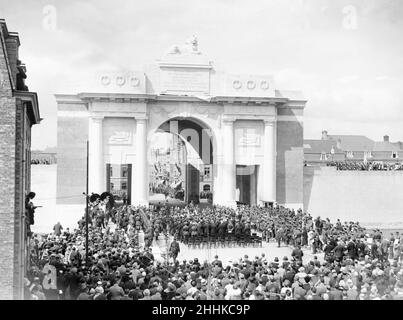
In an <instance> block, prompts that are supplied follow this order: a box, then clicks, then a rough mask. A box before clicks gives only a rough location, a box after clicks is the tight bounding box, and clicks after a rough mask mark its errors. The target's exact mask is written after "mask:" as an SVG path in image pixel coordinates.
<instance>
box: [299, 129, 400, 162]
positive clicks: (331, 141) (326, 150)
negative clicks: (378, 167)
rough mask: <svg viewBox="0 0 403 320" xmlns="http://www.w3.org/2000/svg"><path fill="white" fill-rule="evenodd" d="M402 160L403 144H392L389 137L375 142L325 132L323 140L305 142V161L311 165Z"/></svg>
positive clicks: (386, 136)
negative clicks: (333, 162) (334, 162)
mask: <svg viewBox="0 0 403 320" xmlns="http://www.w3.org/2000/svg"><path fill="white" fill-rule="evenodd" d="M402 159H403V142H401V141H397V142H391V141H389V136H388V135H385V136H384V137H383V140H382V141H373V140H371V139H369V138H368V137H366V136H362V135H330V134H328V132H327V131H326V130H323V131H322V137H321V139H317V140H304V160H305V163H306V164H309V165H318V164H319V165H326V164H327V163H328V162H332V161H337V162H345V161H347V162H357V161H364V160H368V161H378V162H385V163H395V162H400V161H401V160H402Z"/></svg>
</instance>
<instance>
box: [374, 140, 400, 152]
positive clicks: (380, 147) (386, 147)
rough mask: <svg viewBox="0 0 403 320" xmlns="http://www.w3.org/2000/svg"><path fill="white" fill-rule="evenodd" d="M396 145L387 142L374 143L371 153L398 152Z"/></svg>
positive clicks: (398, 148) (397, 145)
mask: <svg viewBox="0 0 403 320" xmlns="http://www.w3.org/2000/svg"><path fill="white" fill-rule="evenodd" d="M400 150H401V149H400V147H399V144H398V143H392V142H388V141H379V142H378V141H377V142H375V143H374V148H373V150H372V151H400Z"/></svg>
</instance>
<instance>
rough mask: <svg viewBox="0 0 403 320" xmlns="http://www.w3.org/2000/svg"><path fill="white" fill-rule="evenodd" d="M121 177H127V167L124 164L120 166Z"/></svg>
mask: <svg viewBox="0 0 403 320" xmlns="http://www.w3.org/2000/svg"><path fill="white" fill-rule="evenodd" d="M122 177H123V178H127V167H126V166H122Z"/></svg>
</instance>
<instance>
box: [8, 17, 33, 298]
mask: <svg viewBox="0 0 403 320" xmlns="http://www.w3.org/2000/svg"><path fill="white" fill-rule="evenodd" d="M19 46H20V40H19V37H18V34H17V33H15V32H9V31H8V29H7V25H6V23H5V21H4V20H2V19H0V115H1V116H0V257H1V260H0V299H22V298H23V286H24V284H23V279H24V275H25V271H26V268H27V263H28V259H27V258H28V251H27V242H28V240H29V239H28V235H27V230H26V222H25V208H24V199H25V195H26V194H27V192H29V190H30V148H31V127H32V125H34V124H38V123H39V122H40V116H39V108H38V99H37V95H36V93H35V92H29V90H28V87H27V86H26V85H25V80H24V79H25V78H26V75H25V72H26V70H25V66H24V65H23V64H21V62H20V61H19V57H18V48H19Z"/></svg>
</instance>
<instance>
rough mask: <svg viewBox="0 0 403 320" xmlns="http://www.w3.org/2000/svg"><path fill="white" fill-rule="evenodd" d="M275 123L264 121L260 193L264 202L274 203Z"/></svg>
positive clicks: (273, 121)
mask: <svg viewBox="0 0 403 320" xmlns="http://www.w3.org/2000/svg"><path fill="white" fill-rule="evenodd" d="M275 128H276V122H275V120H265V121H264V168H263V179H264V183H263V186H264V190H263V192H262V195H263V199H261V200H262V201H265V202H275V201H276V132H275Z"/></svg>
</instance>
